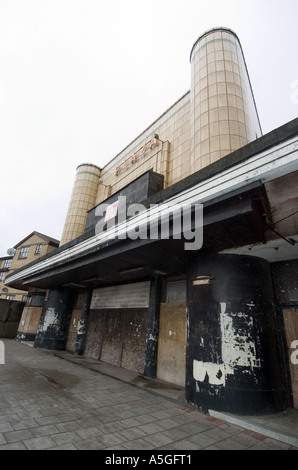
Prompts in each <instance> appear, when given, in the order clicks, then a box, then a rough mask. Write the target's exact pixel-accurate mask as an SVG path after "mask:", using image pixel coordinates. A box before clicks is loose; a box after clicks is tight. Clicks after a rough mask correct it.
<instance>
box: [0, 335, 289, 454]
mask: <svg viewBox="0 0 298 470" xmlns="http://www.w3.org/2000/svg"><path fill="white" fill-rule="evenodd" d="M4 343H5V365H1V366H0V403H1V407H0V450H103V451H106V452H115V451H118V452H119V453H120V452H132V451H135V452H137V451H138V452H139V451H141V450H146V451H160V452H162V451H163V452H172V453H176V454H177V451H184V450H185V451H189V452H190V451H191V452H195V451H199V450H238V449H239V450H254V449H257V450H273V449H274V450H292V449H294V448H295V449H296V446H294V445H293V442H289V443H286V442H283V441H282V439H281V438H280V436H279V438H278V439H274V438H272V436H268V435H266V434H263V433H262V432H261V431H260V430H262V429H263V428H262V426H263V427H264V426H266V425H267V424H268V422H267V421H266V420H265V421H264V422H262V421H261V419H260V420H259V423H258V425H259V426H260V428H257V430H256V429H248V427H247V426H245V425H243V426H242V425H241V423H242V421H241V422H231V421H230V419H229V418H230V417H228V416H222V415H220V416H209V415H205V414H202V413H200V412H199V411H197V410H194V409H193V408H191V407H190V406H188V405H187V404H186V403H185V401H184V399H183V390H182V389H181V387H176V386H173V385H171V384H165V383H161V382H160V381H156V383H155V382H154V380H150V381H148V380H146V379H144V378H142V377H140V376H139V375H138V374H136V373H134V372H133V373H132V372H131V371H125V370H124V369H122V370H118V368H115V367H114V366H113V367H109V365H107V364H104V365H103V364H101V363H98V361H94V360H91V361H90V363H89V361H88V359H86V358H76V357H75V356H71V354H70V353H66V352H63V353H59V352H49V351H41V350H38V349H35V348H32V347H28V346H27V345H25V344H22V343H19V342H16V341H15V340H6V339H5V340H4ZM116 369H117V370H116ZM114 375H115V376H114ZM296 416H297V415H296V414H294V415H291V419H290V420H288V426H289V425H290V426H297V423H298V421H296V418H295V417H296ZM272 419H273V418H272ZM243 424H244V422H243ZM284 426H285V428H284V429H282V430H281V431H282V432H281V434H286V432H287V431H288V428H287V427H286V424H284ZM257 431H258V432H257ZM297 447H298V446H297Z"/></svg>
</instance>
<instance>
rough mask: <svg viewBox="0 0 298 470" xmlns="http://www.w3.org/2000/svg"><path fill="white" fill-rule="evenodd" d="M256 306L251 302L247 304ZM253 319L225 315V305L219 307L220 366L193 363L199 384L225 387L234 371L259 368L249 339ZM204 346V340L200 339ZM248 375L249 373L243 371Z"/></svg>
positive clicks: (230, 313) (253, 344)
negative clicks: (236, 368) (239, 368)
mask: <svg viewBox="0 0 298 470" xmlns="http://www.w3.org/2000/svg"><path fill="white" fill-rule="evenodd" d="M246 305H247V306H249V307H253V306H255V304H254V303H253V302H251V303H249V304H246ZM252 328H253V317H252V316H251V315H247V314H245V313H243V312H238V313H232V312H227V304H226V303H225V302H221V303H220V330H221V357H222V363H218V364H217V363H212V362H203V361H197V360H194V361H193V377H194V379H195V380H197V381H199V382H206V383H209V384H212V385H223V386H225V384H226V379H227V376H228V375H234V370H235V367H237V366H241V367H246V368H247V367H249V368H251V374H252V373H253V368H255V367H260V360H258V359H257V357H256V346H255V342H254V341H253V338H252V336H251V330H252ZM200 345H201V346H204V339H203V338H202V337H201V338H200ZM246 372H247V373H250V372H249V371H248V370H246Z"/></svg>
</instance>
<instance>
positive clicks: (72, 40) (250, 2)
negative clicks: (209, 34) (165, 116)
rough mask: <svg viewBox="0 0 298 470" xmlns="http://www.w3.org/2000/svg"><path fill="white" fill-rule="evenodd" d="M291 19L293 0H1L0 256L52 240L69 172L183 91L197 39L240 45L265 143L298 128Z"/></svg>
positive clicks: (112, 147)
mask: <svg viewBox="0 0 298 470" xmlns="http://www.w3.org/2000/svg"><path fill="white" fill-rule="evenodd" d="M297 19H298V1H297V0H0V157H1V159H0V175H1V178H0V256H5V255H6V252H7V249H8V248H10V247H12V246H14V245H15V244H17V243H18V242H19V241H21V240H22V239H23V238H25V237H26V236H27V235H29V234H30V233H31V232H33V231H34V230H36V231H39V232H42V233H44V234H46V235H49V236H51V237H54V238H57V239H60V237H61V234H62V230H63V224H64V219H65V216H66V212H67V208H68V203H69V200H70V195H71V191H72V186H73V182H74V178H75V172H76V167H77V166H78V165H79V164H80V163H84V162H90V163H94V164H97V165H99V166H103V165H104V164H105V163H107V162H108V161H109V160H110V159H111V158H113V157H114V156H115V155H117V154H118V153H119V152H120V151H121V150H122V149H123V148H124V147H126V145H128V144H129V143H130V142H131V141H132V140H133V139H134V138H135V137H136V136H137V135H138V134H140V133H141V132H142V131H143V130H144V129H145V128H146V127H148V126H149V125H150V124H151V123H152V122H153V121H154V120H155V119H157V118H158V117H159V116H160V115H161V114H162V113H163V112H164V111H166V109H167V108H168V107H170V106H171V105H172V104H174V102H175V101H177V100H178V99H179V98H180V97H181V96H182V95H183V94H184V93H185V92H187V91H188V90H189V88H190V62H189V55H190V51H191V48H192V46H193V44H194V42H195V41H196V40H197V38H198V37H199V36H200V35H201V34H202V33H204V32H205V31H206V30H207V29H210V28H213V27H216V26H225V27H229V28H231V29H233V30H234V31H235V32H236V33H237V34H238V36H239V38H240V41H241V44H242V47H243V50H244V55H245V58H246V62H247V66H248V71H249V75H250V79H251V82H252V86H253V90H254V94H255V99H256V103H257V107H258V111H259V115H260V120H261V124H262V128H263V133H267V132H269V131H271V130H272V129H275V128H276V127H279V126H281V125H283V124H285V123H286V122H288V121H290V120H292V119H294V118H295V117H297V114H298V26H297ZM291 86H292V87H294V88H291ZM295 87H296V88H295ZM295 90H296V91H297V92H295Z"/></svg>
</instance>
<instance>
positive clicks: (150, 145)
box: [115, 137, 157, 176]
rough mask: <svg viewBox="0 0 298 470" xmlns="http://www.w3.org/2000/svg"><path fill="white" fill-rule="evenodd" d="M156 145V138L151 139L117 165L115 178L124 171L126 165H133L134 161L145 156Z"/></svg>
mask: <svg viewBox="0 0 298 470" xmlns="http://www.w3.org/2000/svg"><path fill="white" fill-rule="evenodd" d="M156 145H157V138H156V137H152V139H151V140H149V142H146V143H145V144H143V145H142V146H141V147H140V148H139V149H138V150H137V151H136V152H134V153H133V154H132V155H131V156H130V157H128V158H126V159H125V160H124V162H122V163H121V164H120V165H117V166H116V168H115V176H118V175H119V173H120V171H121V170H125V169H126V168H127V167H128V165H133V164H134V163H136V161H137V160H138V159H139V158H140V157H143V156H144V155H145V153H146V152H147V151H148V150H152V149H153V147H155V146H156Z"/></svg>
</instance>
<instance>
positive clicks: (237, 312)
mask: <svg viewBox="0 0 298 470" xmlns="http://www.w3.org/2000/svg"><path fill="white" fill-rule="evenodd" d="M198 276H210V278H211V279H210V283H209V284H201V285H193V281H194V280H196V279H197V277H198ZM188 325H189V327H188V334H187V350H186V398H187V400H188V401H189V402H191V403H193V404H194V405H195V406H196V407H197V408H199V409H201V410H202V411H205V412H206V411H207V410H208V409H214V410H218V411H227V412H232V413H239V414H263V413H270V412H275V411H279V410H282V409H285V407H286V398H285V386H284V382H283V374H282V359H281V344H280V336H279V332H278V322H277V315H276V308H275V298H274V293H273V286H272V277H271V270H270V265H269V263H268V262H267V261H265V260H261V259H259V258H255V257H250V256H237V255H217V254H212V255H208V256H206V255H201V254H198V255H196V256H195V258H194V259H193V260H192V262H191V263H190V267H189V272H188Z"/></svg>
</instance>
